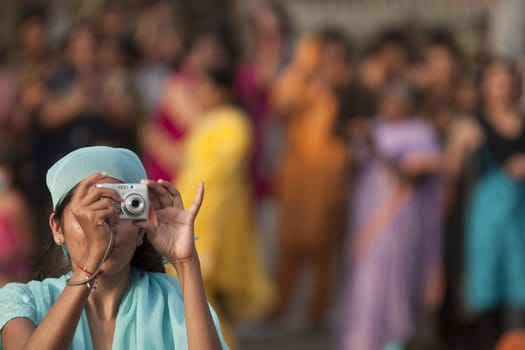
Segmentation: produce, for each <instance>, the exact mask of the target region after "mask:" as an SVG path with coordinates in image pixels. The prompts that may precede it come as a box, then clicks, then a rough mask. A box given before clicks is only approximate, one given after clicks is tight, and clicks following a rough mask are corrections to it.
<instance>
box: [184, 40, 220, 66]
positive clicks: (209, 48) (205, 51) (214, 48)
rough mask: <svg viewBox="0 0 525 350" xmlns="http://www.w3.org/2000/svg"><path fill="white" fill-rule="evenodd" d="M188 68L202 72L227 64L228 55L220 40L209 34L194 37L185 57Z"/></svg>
mask: <svg viewBox="0 0 525 350" xmlns="http://www.w3.org/2000/svg"><path fill="white" fill-rule="evenodd" d="M187 58H188V61H189V64H190V66H192V67H193V68H194V69H197V70H200V71H203V70H205V69H206V68H208V67H217V66H223V65H225V64H227V62H228V61H229V60H230V57H229V54H228V52H227V50H226V48H225V47H224V45H223V44H222V43H221V42H220V40H219V39H218V38H217V37H216V36H215V35H213V34H211V33H205V34H202V35H199V36H198V37H196V38H195V39H194V41H193V43H192V45H191V48H190V50H189V52H188V55H187Z"/></svg>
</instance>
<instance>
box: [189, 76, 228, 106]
mask: <svg viewBox="0 0 525 350" xmlns="http://www.w3.org/2000/svg"><path fill="white" fill-rule="evenodd" d="M195 95H196V96H197V100H198V101H199V104H200V107H201V108H202V109H203V110H204V111H206V110H208V109H211V108H213V107H216V106H219V105H221V104H224V103H226V102H227V101H228V99H229V92H228V89H227V87H225V86H221V85H219V84H216V83H215V82H214V81H213V79H212V78H211V77H209V76H208V75H207V74H203V75H202V76H201V78H200V79H199V80H198V82H197V84H196V87H195Z"/></svg>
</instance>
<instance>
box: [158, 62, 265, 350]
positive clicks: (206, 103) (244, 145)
mask: <svg viewBox="0 0 525 350" xmlns="http://www.w3.org/2000/svg"><path fill="white" fill-rule="evenodd" d="M205 75H206V76H205V77H204V79H203V81H202V83H200V85H199V86H198V87H197V89H196V91H195V97H196V99H197V100H198V101H200V103H202V104H203V114H202V116H200V117H199V118H198V120H196V122H195V124H194V125H193V127H192V129H191V132H190V134H189V135H188V139H187V141H186V142H185V144H184V149H183V151H182V152H181V154H182V159H181V160H180V164H181V166H180V173H179V175H178V177H177V180H176V186H177V188H178V189H179V191H180V192H181V195H182V198H183V200H190V199H191V198H192V196H193V193H194V189H195V186H197V184H198V183H199V181H201V180H203V181H204V182H205V184H206V201H205V202H204V203H203V204H202V207H201V209H200V212H199V217H198V219H197V220H196V222H195V232H196V235H197V236H199V239H198V240H197V242H196V246H197V250H198V253H199V256H200V258H201V265H202V274H203V278H204V286H205V289H206V293H207V296H208V298H209V301H210V303H211V304H212V305H213V307H214V308H215V310H216V311H217V314H218V315H219V319H221V326H222V329H223V332H224V334H225V338H226V340H227V342H228V343H229V345H230V347H231V348H232V349H234V348H236V346H235V343H236V341H235V339H234V336H233V334H232V332H231V329H229V327H228V326H225V325H226V324H227V323H230V324H231V323H233V322H238V321H250V320H255V319H259V318H262V317H263V316H265V313H266V312H267V311H268V310H269V309H270V307H271V302H272V294H273V291H272V285H271V284H270V279H269V276H268V275H267V273H266V271H265V268H264V264H263V261H262V253H261V251H260V246H259V243H258V237H257V234H256V230H255V217H254V212H253V198H252V193H251V192H252V189H251V186H250V181H249V169H248V165H249V155H250V147H251V144H252V130H251V125H250V123H249V119H248V117H247V116H246V115H245V114H244V112H243V111H242V110H240V109H239V108H237V107H235V106H234V105H233V104H232V103H231V102H230V101H231V93H230V91H231V90H230V86H231V83H232V74H231V73H230V71H229V70H228V69H214V70H210V71H207V73H206V74H205ZM170 272H173V271H170V270H169V269H168V273H170Z"/></svg>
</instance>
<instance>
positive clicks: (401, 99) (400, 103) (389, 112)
mask: <svg viewBox="0 0 525 350" xmlns="http://www.w3.org/2000/svg"><path fill="white" fill-rule="evenodd" d="M408 94H409V91H408V88H407V87H405V86H404V85H401V84H392V85H388V86H387V87H385V88H384V90H383V93H382V94H381V99H380V102H379V112H380V115H381V116H382V117H383V118H384V119H386V120H390V121H398V120H402V119H405V118H406V117H408V114H409V113H410V97H409V96H408Z"/></svg>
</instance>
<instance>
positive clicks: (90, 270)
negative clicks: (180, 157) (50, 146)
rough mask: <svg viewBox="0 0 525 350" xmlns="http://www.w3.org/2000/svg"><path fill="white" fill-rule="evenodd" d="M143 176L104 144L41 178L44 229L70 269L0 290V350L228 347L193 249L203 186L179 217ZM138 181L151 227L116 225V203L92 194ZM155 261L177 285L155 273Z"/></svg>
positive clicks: (165, 191) (176, 202) (168, 196)
mask: <svg viewBox="0 0 525 350" xmlns="http://www.w3.org/2000/svg"><path fill="white" fill-rule="evenodd" d="M145 178H146V173H145V171H144V167H143V165H142V163H141V162H140V160H139V158H138V157H137V155H136V154H135V153H133V152H131V151H129V150H127V149H123V148H111V147H105V146H96V147H86V148H80V149H77V150H75V151H73V152H71V153H69V154H67V155H66V156H64V157H63V158H62V159H60V160H59V161H58V162H56V163H55V164H54V165H53V166H52V167H51V168H50V169H49V170H48V172H47V177H46V181H47V186H48V188H49V191H50V192H51V198H52V201H53V208H54V211H53V212H52V213H51V215H50V218H49V223H50V226H51V229H52V233H53V240H54V243H55V244H56V246H58V247H59V248H61V249H62V250H63V252H64V254H65V255H66V256H67V259H66V260H67V262H68V268H67V270H68V271H67V272H66V273H65V274H63V275H61V276H59V277H57V278H46V279H44V280H42V281H31V282H29V283H27V284H20V283H9V284H7V285H6V286H5V287H3V288H1V289H0V330H1V337H0V349H6V350H7V349H22V348H24V349H68V348H69V349H111V348H113V349H192V350H195V349H228V347H227V345H226V344H225V343H224V340H223V339H222V335H221V333H220V331H219V329H220V328H219V324H218V321H217V317H216V315H215V313H214V311H213V310H212V309H211V307H210V306H209V304H208V302H207V300H206V297H205V294H204V288H203V284H202V278H201V270H200V263H199V257H198V255H197V252H196V250H195V245H194V240H195V236H194V226H193V224H194V220H195V217H196V215H197V213H198V211H199V208H200V205H201V203H202V200H203V196H204V185H203V184H202V183H201V184H200V185H199V188H198V190H197V194H196V196H195V199H194V201H193V203H192V204H191V205H190V206H189V207H188V208H187V209H185V208H184V206H183V203H182V200H181V198H180V195H179V192H178V191H177V189H176V188H175V187H173V186H172V185H171V184H170V183H169V182H167V181H162V180H159V181H157V182H155V181H151V180H145ZM138 182H141V183H142V184H145V185H146V186H147V190H148V192H149V201H150V203H151V208H152V210H151V211H152V215H151V216H150V217H152V218H153V219H152V220H149V219H146V220H144V219H143V220H127V219H123V218H120V217H119V210H118V205H116V203H121V202H122V201H123V198H122V197H121V195H119V193H118V192H117V191H115V190H114V189H111V188H107V187H104V186H97V184H102V183H138ZM56 249H57V248H56ZM161 256H163V257H165V258H166V259H167V260H169V261H170V262H171V264H173V266H174V267H175V269H176V271H177V275H178V279H177V278H174V277H170V276H169V275H167V274H165V273H162V269H163V267H162V259H161Z"/></svg>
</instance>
